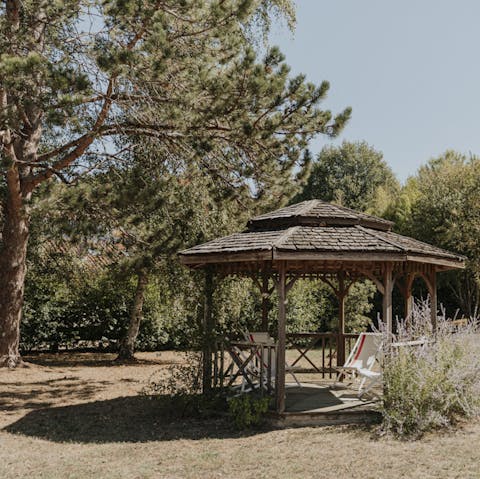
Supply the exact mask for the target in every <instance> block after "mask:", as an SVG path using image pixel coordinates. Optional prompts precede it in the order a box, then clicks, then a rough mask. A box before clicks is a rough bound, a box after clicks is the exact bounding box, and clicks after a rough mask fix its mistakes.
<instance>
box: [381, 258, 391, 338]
mask: <svg viewBox="0 0 480 479" xmlns="http://www.w3.org/2000/svg"><path fill="white" fill-rule="evenodd" d="M383 288H384V293H383V301H382V310H383V311H382V313H383V314H382V320H383V322H384V323H385V326H386V328H387V332H388V333H389V334H392V333H393V309H392V291H393V278H392V265H391V263H386V264H385V270H384V273H383Z"/></svg>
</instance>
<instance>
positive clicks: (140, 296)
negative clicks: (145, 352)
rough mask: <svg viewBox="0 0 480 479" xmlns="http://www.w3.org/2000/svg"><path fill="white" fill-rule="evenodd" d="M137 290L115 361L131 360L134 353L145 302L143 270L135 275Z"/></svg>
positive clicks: (146, 276)
mask: <svg viewBox="0 0 480 479" xmlns="http://www.w3.org/2000/svg"><path fill="white" fill-rule="evenodd" d="M137 278H138V280H137V289H136V291H135V298H134V300H133V307H132V311H131V313H130V322H129V324H128V330H127V332H126V333H125V336H124V337H123V338H122V340H121V342H120V348H119V350H118V357H117V360H132V359H134V353H135V341H136V339H137V336H138V330H139V329H140V322H141V321H142V317H143V302H144V300H145V290H146V289H147V285H148V275H147V272H146V271H145V270H141V271H139V272H138V274H137Z"/></svg>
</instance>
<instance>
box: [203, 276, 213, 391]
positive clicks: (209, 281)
mask: <svg viewBox="0 0 480 479" xmlns="http://www.w3.org/2000/svg"><path fill="white" fill-rule="evenodd" d="M213 291H214V284H213V269H212V268H207V269H206V270H205V290H204V301H205V302H204V307H203V324H202V326H203V350H202V363H203V376H202V386H203V393H204V394H206V393H208V392H209V391H210V390H211V388H212V353H213V341H214V337H213V330H214V318H213Z"/></svg>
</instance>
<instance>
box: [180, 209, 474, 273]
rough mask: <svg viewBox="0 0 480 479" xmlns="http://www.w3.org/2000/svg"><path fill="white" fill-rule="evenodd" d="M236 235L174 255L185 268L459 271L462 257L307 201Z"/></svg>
mask: <svg viewBox="0 0 480 479" xmlns="http://www.w3.org/2000/svg"><path fill="white" fill-rule="evenodd" d="M247 226H248V228H247V230H246V231H243V232H241V233H235V234H233V235H230V236H226V237H223V238H219V239H215V240H212V241H209V242H208V243H204V244H202V245H199V246H195V247H193V248H190V249H187V250H184V251H182V252H181V253H180V258H181V261H182V262H183V263H184V264H188V265H191V266H193V265H199V264H200V263H216V262H217V263H223V262H232V261H247V260H248V258H250V259H251V260H254V261H259V260H273V261H275V260H281V259H288V260H322V259H323V260H335V259H338V260H349V261H366V260H372V259H373V260H377V261H382V260H383V261H420V262H426V263H432V264H438V265H442V266H443V267H444V268H445V269H449V268H462V267H463V266H464V261H465V258H464V257H463V256H461V255H458V254H455V253H451V252H449V251H445V250H443V249H441V248H437V247H435V246H432V245H429V244H427V243H423V242H421V241H418V240H416V239H413V238H409V237H407V236H402V235H399V234H397V233H394V232H392V231H391V230H392V227H393V223H392V222H391V221H387V220H384V219H382V218H377V217H375V216H371V215H367V214H365V213H361V212H357V211H354V210H351V209H349V208H345V207H342V206H338V205H333V204H330V203H326V202H324V201H320V200H310V201H304V202H302V203H298V204H295V205H291V206H287V207H286V208H281V209H279V210H276V211H273V212H271V213H267V214H264V215H260V216H257V217H255V218H252V219H251V220H250V221H249V222H248V225H247Z"/></svg>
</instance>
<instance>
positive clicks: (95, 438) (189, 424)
mask: <svg viewBox="0 0 480 479" xmlns="http://www.w3.org/2000/svg"><path fill="white" fill-rule="evenodd" d="M177 409H179V408H176V407H175V405H174V404H172V402H171V400H170V399H169V398H166V397H162V396H160V397H155V398H151V397H147V396H127V397H120V398H116V399H111V400H107V401H95V402H88V403H83V404H78V405H72V406H65V407H54V408H48V409H38V410H34V411H31V412H29V413H28V414H26V415H25V416H24V417H22V418H21V419H20V420H18V421H16V422H14V423H13V424H10V425H9V426H7V427H6V428H4V429H3V431H6V432H9V433H13V434H22V435H24V436H31V437H37V438H42V439H46V440H49V441H55V442H79V443H111V442H148V441H170V440H175V439H204V438H229V437H232V438H233V437H240V436H245V435H251V434H255V433H258V430H257V431H247V432H238V431H235V430H234V429H233V427H232V425H231V423H230V422H229V420H228V419H227V418H226V417H219V416H218V415H217V416H216V417H210V418H208V417H207V418H205V419H198V418H192V417H190V418H188V417H183V418H182V417H180V412H179V411H178V410H177ZM263 431H265V429H263Z"/></svg>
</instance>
